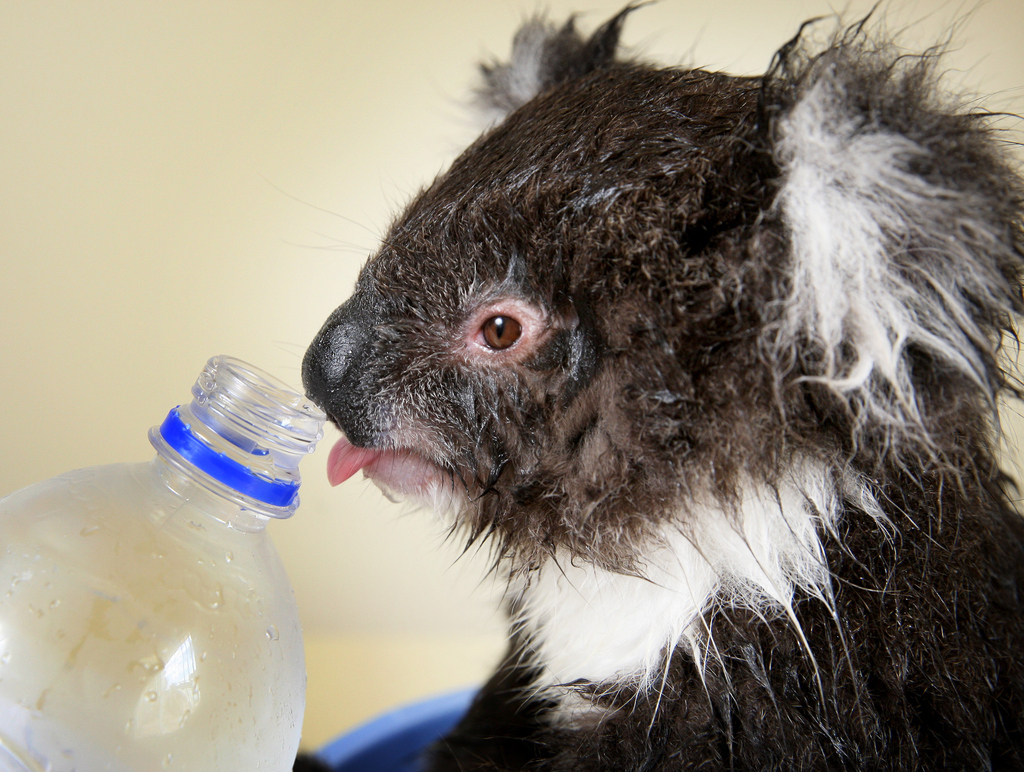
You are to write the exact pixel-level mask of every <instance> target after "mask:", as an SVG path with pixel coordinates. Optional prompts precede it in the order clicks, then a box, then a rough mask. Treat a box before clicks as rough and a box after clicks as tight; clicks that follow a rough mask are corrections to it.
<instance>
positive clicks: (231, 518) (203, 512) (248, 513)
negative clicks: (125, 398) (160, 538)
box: [146, 453, 270, 533]
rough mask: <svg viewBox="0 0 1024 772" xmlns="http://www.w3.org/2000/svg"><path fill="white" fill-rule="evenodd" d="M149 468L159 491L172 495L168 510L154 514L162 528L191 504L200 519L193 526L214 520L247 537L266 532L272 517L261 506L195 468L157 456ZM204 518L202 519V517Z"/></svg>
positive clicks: (161, 508)
mask: <svg viewBox="0 0 1024 772" xmlns="http://www.w3.org/2000/svg"><path fill="white" fill-rule="evenodd" d="M146 466H147V471H146V473H147V474H151V475H153V477H154V478H155V483H156V484H157V485H158V486H159V487H158V489H160V490H165V491H167V493H168V499H167V503H166V506H161V507H156V508H154V510H153V515H152V517H153V519H154V521H155V522H156V523H157V524H158V525H162V524H163V523H164V521H165V520H166V519H167V518H168V517H170V516H172V515H174V514H176V513H180V510H181V507H182V506H184V505H185V504H188V506H189V508H190V511H192V512H195V513H196V516H197V517H199V519H198V520H196V522H195V523H193V526H194V527H196V528H197V529H200V530H201V528H200V526H202V527H205V525H204V524H203V523H201V522H200V521H201V520H204V519H206V518H212V520H213V521H216V523H219V524H220V525H223V526H226V527H228V528H232V529H234V530H236V531H241V532H243V533H259V532H261V531H263V530H265V529H266V527H267V523H268V522H269V521H270V517H269V516H268V515H267V514H265V513H263V512H262V509H261V505H260V504H259V502H252V501H247V500H245V499H244V498H242V497H238V496H235V495H232V491H231V490H230V489H226V488H224V486H221V485H219V484H218V483H217V481H216V480H213V479H212V478H210V477H208V476H207V475H205V474H203V473H202V472H200V471H198V470H196V469H195V468H194V467H193V468H183V467H182V466H181V465H179V464H175V463H174V462H173V461H172V460H170V459H168V458H167V457H166V456H164V455H162V454H160V453H157V455H156V458H154V459H153V461H152V463H151V464H149V465H146ZM200 516H202V517H200Z"/></svg>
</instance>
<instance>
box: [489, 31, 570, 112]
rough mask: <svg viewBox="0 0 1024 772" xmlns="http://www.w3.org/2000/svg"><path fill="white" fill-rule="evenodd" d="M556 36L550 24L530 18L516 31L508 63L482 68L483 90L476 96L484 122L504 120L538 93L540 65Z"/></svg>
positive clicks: (542, 73) (542, 81)
mask: <svg viewBox="0 0 1024 772" xmlns="http://www.w3.org/2000/svg"><path fill="white" fill-rule="evenodd" d="M557 35H558V29H557V28H556V27H555V26H554V25H553V24H550V23H549V22H547V21H545V20H543V19H540V18H535V19H531V20H530V21H528V22H526V24H524V25H523V26H522V27H520V28H519V31H518V32H516V35H515V38H514V39H513V41H512V57H511V59H510V61H509V62H508V64H502V65H494V66H490V67H485V68H484V76H485V79H486V81H487V87H486V89H484V90H481V92H480V95H479V96H480V102H481V103H482V107H483V108H484V111H485V112H486V113H487V115H486V117H487V118H488V119H491V120H495V121H497V120H500V119H502V118H504V117H505V115H507V114H508V113H509V112H511V111H512V110H514V109H515V108H517V107H519V106H520V105H523V104H525V103H526V102H529V101H530V100H531V99H533V98H534V97H535V96H537V94H539V93H540V92H541V90H542V89H543V88H544V85H545V68H544V65H545V58H546V56H547V49H548V45H549V41H552V40H553V39H554V38H555V37H557Z"/></svg>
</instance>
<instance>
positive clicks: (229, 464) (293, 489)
mask: <svg viewBox="0 0 1024 772" xmlns="http://www.w3.org/2000/svg"><path fill="white" fill-rule="evenodd" d="M160 436H161V437H163V439H164V442H166V443H167V444H168V445H169V446H170V447H171V448H173V449H174V450H175V451H177V453H178V454H179V455H180V456H181V457H182V458H183V459H185V460H186V461H188V462H189V463H190V464H192V465H193V466H195V467H196V468H197V469H199V470H201V471H203V472H205V473H206V474H208V475H209V476H210V477H212V478H213V479H214V480H216V481H217V482H220V483H223V484H224V485H226V486H228V487H229V488H231V489H232V490H235V491H238V492H239V493H241V494H242V495H244V496H248V497H249V498H253V499H255V500H256V501H259V502H262V503H264V504H270V505H271V506H274V507H288V506H291V504H292V503H293V502H294V501H295V497H296V496H297V495H298V493H299V484H298V483H297V482H289V481H285V480H267V479H264V478H263V477H259V476H258V475H256V474H255V473H254V472H253V471H252V470H251V469H249V468H248V467H247V466H245V465H244V464H240V463H238V462H237V461H235V460H234V459H233V458H229V457H228V456H226V455H224V454H223V453H218V452H217V451H215V450H213V449H212V448H210V447H209V446H208V445H206V444H205V443H203V442H202V441H201V440H200V439H199V438H198V437H196V436H195V435H194V434H193V433H192V427H191V426H190V425H189V424H187V423H185V422H184V421H182V420H181V413H180V412H179V410H178V408H173V409H172V410H171V412H170V413H168V414H167V418H166V419H165V420H164V422H163V423H162V424H161V425H160Z"/></svg>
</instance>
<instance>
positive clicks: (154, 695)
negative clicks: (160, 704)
mask: <svg viewBox="0 0 1024 772" xmlns="http://www.w3.org/2000/svg"><path fill="white" fill-rule="evenodd" d="M158 696H159V695H158V694H157V693H156V692H146V699H147V700H149V701H150V702H156V699H157V697H158Z"/></svg>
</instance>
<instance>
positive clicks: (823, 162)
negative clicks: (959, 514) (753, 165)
mask: <svg viewBox="0 0 1024 772" xmlns="http://www.w3.org/2000/svg"><path fill="white" fill-rule="evenodd" d="M845 63H847V64H848V63H849V60H847V61H846V62H845ZM817 64H818V65H822V64H831V66H815V67H814V68H813V73H812V78H811V79H810V80H811V82H810V83H808V84H807V85H806V86H805V87H804V89H803V92H802V95H801V96H800V98H799V100H798V101H797V102H796V103H795V104H794V105H793V107H792V108H791V109H790V110H789V111H788V113H787V114H785V115H784V116H783V117H782V118H781V119H780V121H779V122H778V124H777V130H778V134H777V142H776V155H777V159H778V161H779V163H780V165H781V168H782V170H783V173H784V184H783V186H782V189H781V191H780V193H779V196H778V199H777V206H778V207H779V209H780V210H781V213H782V216H783V218H784V221H785V224H786V226H787V229H788V232H789V238H790V243H791V248H792V270H791V276H790V280H791V285H790V289H789V295H788V297H787V298H786V299H785V312H784V320H783V323H782V328H781V330H780V331H779V334H778V338H777V340H776V345H777V346H778V347H779V348H780V349H781V348H782V347H785V346H792V345H800V344H799V343H797V341H799V340H801V339H802V340H803V341H805V342H809V343H811V344H812V345H814V344H816V345H817V346H819V347H820V349H821V352H822V355H823V363H822V368H821V375H820V379H821V381H823V382H824V383H826V384H828V385H829V386H830V387H831V388H833V389H835V390H836V391H838V392H840V393H842V394H844V395H846V396H847V397H848V398H849V399H850V400H851V403H852V404H854V406H855V409H856V410H857V411H858V415H859V418H860V420H861V421H867V420H873V421H877V422H881V424H882V425H888V426H890V427H900V429H898V430H909V431H914V430H915V427H916V429H918V430H919V429H921V428H922V427H921V416H920V414H919V409H918V407H919V406H918V404H917V399H916V397H915V393H914V387H913V384H912V383H911V379H910V374H909V369H908V361H907V357H906V352H907V347H908V346H916V347H919V348H920V349H922V350H924V351H927V352H929V353H930V354H931V355H933V356H935V357H936V358H937V359H938V360H939V361H941V362H942V363H944V364H945V365H947V366H950V367H952V368H954V369H955V370H956V371H959V372H960V373H962V374H964V375H966V376H967V377H969V378H970V379H971V380H972V381H974V382H975V383H977V384H978V385H979V386H980V387H982V388H983V389H984V390H985V391H986V392H988V393H991V391H992V384H991V378H990V374H989V373H988V370H987V364H986V361H987V358H986V354H988V353H991V352H993V351H994V348H995V346H996V342H994V341H991V340H989V336H988V335H987V334H986V332H985V331H984V329H983V328H982V326H981V325H980V324H979V322H978V321H977V319H976V318H975V312H974V311H972V307H974V308H976V307H978V306H979V305H981V306H983V307H985V308H987V309H997V308H1002V309H1005V310H1006V312H1009V311H1010V310H1011V309H1010V304H1011V302H1012V301H1009V299H1008V298H1007V297H1006V291H1005V289H1003V287H1004V286H1005V284H1006V281H1005V278H1004V277H1003V276H1001V275H1000V274H999V265H1000V264H1001V263H1003V258H1002V257H1001V256H1005V255H1006V253H1007V252H1008V250H1009V249H1010V247H1008V246H1007V245H1006V244H1005V243H1004V241H1003V239H1004V238H1005V236H1002V237H1001V234H998V233H993V232H992V228H993V226H992V225H990V224H989V222H986V221H985V219H984V218H985V215H986V212H985V208H986V204H985V202H984V201H982V200H974V198H976V197H977V196H976V194H973V193H970V192H964V191H961V190H957V189H953V188H952V187H950V186H948V185H943V184H939V183H936V182H934V181H932V180H930V179H927V178H925V177H924V176H922V175H920V174H916V173H914V171H912V169H913V163H914V162H915V160H924V159H926V156H927V154H928V153H929V151H928V150H927V149H925V148H923V147H921V146H920V145H919V144H917V143H916V142H915V141H913V140H912V139H910V138H908V137H907V136H903V135H901V134H898V133H895V132H893V131H892V130H888V129H886V128H884V127H882V126H880V125H879V124H878V123H876V122H875V119H874V116H872V115H870V114H869V113H868V111H867V110H866V109H864V107H863V106H862V105H857V106H854V105H853V104H852V102H853V96H851V94H850V93H849V92H848V85H849V84H848V83H847V82H846V81H845V80H844V77H843V69H842V67H843V64H844V60H843V57H841V56H840V57H838V58H837V59H836V60H835V61H833V62H831V63H824V62H821V61H819V62H818V63H817ZM886 65H887V66H889V67H891V68H892V69H893V70H894V71H896V72H898V69H897V63H896V61H895V59H894V60H892V61H890V62H887V63H886ZM918 66H923V65H921V64H920V63H919V64H918ZM894 77H899V76H898V75H895V76H894ZM854 96H856V98H858V99H862V98H863V96H864V95H863V94H861V93H857V94H855V95H854ZM994 255H995V256H1000V255H1001V256H1000V257H993V256H994Z"/></svg>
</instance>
